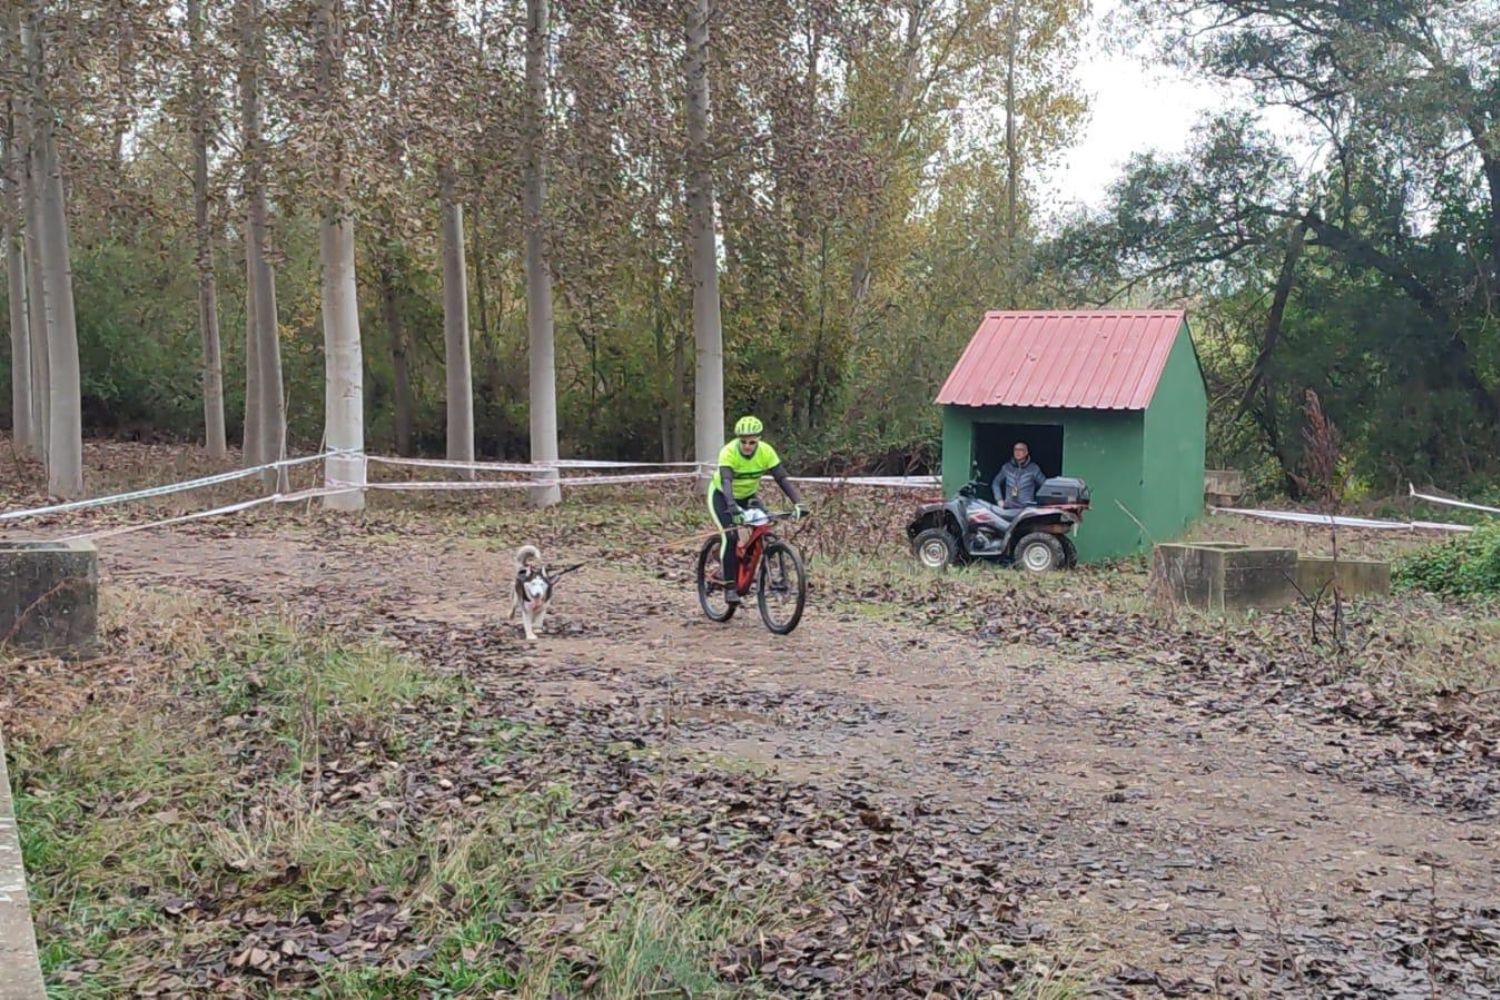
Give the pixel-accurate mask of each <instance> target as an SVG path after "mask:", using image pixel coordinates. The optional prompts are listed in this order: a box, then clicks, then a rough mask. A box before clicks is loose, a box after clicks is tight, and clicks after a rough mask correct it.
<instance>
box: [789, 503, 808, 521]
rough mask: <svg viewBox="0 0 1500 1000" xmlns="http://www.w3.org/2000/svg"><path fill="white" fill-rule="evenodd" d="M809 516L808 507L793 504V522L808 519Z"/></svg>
mask: <svg viewBox="0 0 1500 1000" xmlns="http://www.w3.org/2000/svg"><path fill="white" fill-rule="evenodd" d="M807 514H808V510H807V507H805V506H804V505H802V504H800V503H797V504H792V519H793V520H796V521H800V520H802V519H803V518H804V517H806V516H807Z"/></svg>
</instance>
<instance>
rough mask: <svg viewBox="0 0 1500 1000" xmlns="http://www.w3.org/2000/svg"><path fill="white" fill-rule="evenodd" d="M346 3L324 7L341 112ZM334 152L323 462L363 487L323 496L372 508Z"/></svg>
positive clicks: (340, 154) (331, 77)
mask: <svg viewBox="0 0 1500 1000" xmlns="http://www.w3.org/2000/svg"><path fill="white" fill-rule="evenodd" d="M342 5H343V0H321V2H320V3H319V5H318V6H319V10H318V14H319V17H318V23H319V35H320V38H319V46H318V48H319V52H318V67H317V77H318V84H319V86H318V90H319V95H318V96H319V98H320V100H319V102H318V103H319V105H320V106H321V108H322V110H323V112H324V113H325V115H327V117H328V118H329V119H330V120H334V119H336V118H337V117H338V115H337V112H338V111H339V110H340V108H341V105H342V103H343V102H342V93H341V91H342V89H343V86H344V45H343V17H342V15H343V9H342ZM332 140H333V149H332V151H331V153H330V154H329V156H328V161H327V165H328V168H329V170H330V174H329V177H328V180H329V182H330V184H329V195H330V199H329V204H328V206H327V207H326V208H325V210H324V213H323V225H322V239H321V240H320V241H319V242H320V247H319V258H320V260H321V261H322V264H323V439H324V441H326V442H327V448H328V450H329V451H344V452H349V454H347V455H337V456H333V455H330V456H329V457H328V458H326V459H324V460H323V480H324V485H325V486H330V487H332V486H336V485H354V486H358V487H360V489H358V490H351V491H348V492H344V493H334V494H331V495H329V496H325V497H324V498H323V506H324V507H325V508H327V509H329V510H346V511H347V510H363V509H364V507H365V492H364V489H363V487H364V484H365V454H364V452H365V385H364V371H365V365H364V352H363V350H362V347H361V344H360V337H359V284H358V281H357V280H356V276H355V272H354V217H353V212H352V210H351V208H350V206H349V203H348V198H347V189H348V169H349V166H348V163H347V162H346V160H347V155H348V154H347V151H346V149H345V146H344V143H343V141H342V137H341V136H339V135H337V134H335V135H334V136H332Z"/></svg>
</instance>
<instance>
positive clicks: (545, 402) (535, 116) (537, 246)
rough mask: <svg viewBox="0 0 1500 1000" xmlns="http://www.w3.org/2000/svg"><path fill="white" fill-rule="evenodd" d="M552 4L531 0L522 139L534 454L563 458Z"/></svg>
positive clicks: (543, 491) (547, 473)
mask: <svg viewBox="0 0 1500 1000" xmlns="http://www.w3.org/2000/svg"><path fill="white" fill-rule="evenodd" d="M547 4H548V0H526V114H525V127H524V129H523V137H522V142H523V143H524V145H525V157H526V163H525V171H524V173H525V178H524V185H525V192H524V197H525V205H524V210H525V214H526V330H527V334H528V340H529V342H530V354H531V382H530V387H531V388H530V399H531V460H532V461H533V462H555V461H557V373H556V361H555V354H554V351H555V344H554V340H553V328H552V270H551V267H550V265H549V264H548V260H547V234H546V229H545V226H544V224H543V211H544V208H545V205H546V200H547V167H546V146H547V132H546V129H547V63H546V56H547V32H548V28H547ZM536 475H537V478H540V479H553V478H555V477H556V475H557V471H556V469H555V468H549V469H546V470H541V471H538V473H537V474H536ZM561 497H562V494H561V492H560V491H559V489H558V487H557V486H556V485H555V484H549V485H545V486H541V487H538V488H536V489H534V490H532V491H531V499H532V502H533V503H535V504H537V505H538V506H549V505H551V504H555V503H557V502H558V500H560V499H561Z"/></svg>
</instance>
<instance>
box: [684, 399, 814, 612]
mask: <svg viewBox="0 0 1500 1000" xmlns="http://www.w3.org/2000/svg"><path fill="white" fill-rule="evenodd" d="M764 430H765V425H763V424H762V423H761V422H760V420H759V419H757V418H755V417H750V416H745V417H741V418H740V419H739V420H737V421H735V424H734V437H735V439H734V440H733V441H730V442H729V443H728V444H726V445H725V446H724V447H723V448H722V449H720V451H719V467H718V468H717V469H716V470H714V477H713V479H711V480H710V481H709V484H708V509H709V512H710V513H711V514H712V515H713V518H714V523H715V524H717V525H718V526H719V561H720V563H721V564H722V567H723V570H724V600H725V601H726V602H728V603H730V604H738V603H739V602H740V592H739V590H738V589H737V588H736V586H735V581H736V580H737V579H738V575H737V574H738V572H739V553H738V552H736V551H735V548H736V546H735V544H734V543H733V542H731V541H730V540H729V535H728V532H727V529H728V528H730V527H732V526H733V525H736V524H738V523H740V520H741V519H742V518H743V516H744V510H743V508H744V507H745V506H747V505H749V504H750V503H752V502H753V501H754V500H755V493H756V491H757V490H759V489H760V480H761V477H762V476H767V475H768V476H771V477H773V478H774V479H775V480H776V485H777V486H780V487H781V492H783V493H785V494H786V498H787V499H788V500H790V501H791V502H792V513H793V516H794V517H801V516H802V515H803V514H804V513H805V512H806V509H805V508H804V507H803V506H802V495H801V494H800V493H798V492H797V487H796V486H794V485H793V484H792V481H791V479H789V478H787V474H786V469H784V468H782V465H781V456H779V455H777V454H776V449H775V448H772V447H771V445H770V443H769V442H767V441H762V440H761V438H760V435H761V432H762V431H764Z"/></svg>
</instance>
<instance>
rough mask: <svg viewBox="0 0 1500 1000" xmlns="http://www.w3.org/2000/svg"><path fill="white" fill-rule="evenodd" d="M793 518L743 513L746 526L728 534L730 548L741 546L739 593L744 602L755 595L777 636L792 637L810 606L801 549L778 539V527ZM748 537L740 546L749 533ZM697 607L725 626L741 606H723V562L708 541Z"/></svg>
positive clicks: (752, 511)
mask: <svg viewBox="0 0 1500 1000" xmlns="http://www.w3.org/2000/svg"><path fill="white" fill-rule="evenodd" d="M793 516H794V515H792V514H791V513H772V512H769V511H765V510H762V509H760V508H758V507H751V508H748V509H747V510H746V511H745V520H744V522H743V523H741V524H739V525H736V526H734V527H733V528H730V529H728V533H729V534H730V535H731V540H730V544H732V545H737V546H738V552H739V578H738V580H737V581H736V583H737V586H736V587H735V589H736V590H738V591H739V593H740V598H741V600H749V599H750V596H751V595H752V594H753V595H754V596H755V603H756V605H757V606H758V607H759V608H760V620H761V621H763V622H765V623H766V628H768V629H770V630H771V631H772V632H774V633H776V634H777V635H789V634H790V633H791V631H792V629H794V628H796V627H797V623H798V622H800V621H801V620H802V609H803V608H804V607H805V606H806V604H807V571H806V570H805V569H803V566H802V554H801V553H799V552H798V551H797V547H796V546H795V545H793V544H792V543H791V542H789V541H787V540H786V539H784V538H780V537H778V536H777V535H776V533H775V530H774V528H775V525H776V524H777V523H778V522H780V521H786V520H790V519H792V518H793ZM746 528H748V529H749V537H748V538H744V539H743V540H740V538H739V536H742V535H744V533H745V529H746ZM697 579H698V603H699V605H701V606H702V608H703V613H704V614H705V615H707V616H708V618H709V620H710V621H715V622H727V621H729V619H731V618H733V617H734V612H735V609H736V608H737V607H738V605H735V604H730V603H729V602H728V601H726V600H724V568H723V564H722V562H721V561H720V559H719V539H718V538H717V537H713V538H710V539H709V540H708V541H706V542H704V543H703V548H702V549H701V550H699V552H698V573H697Z"/></svg>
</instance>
